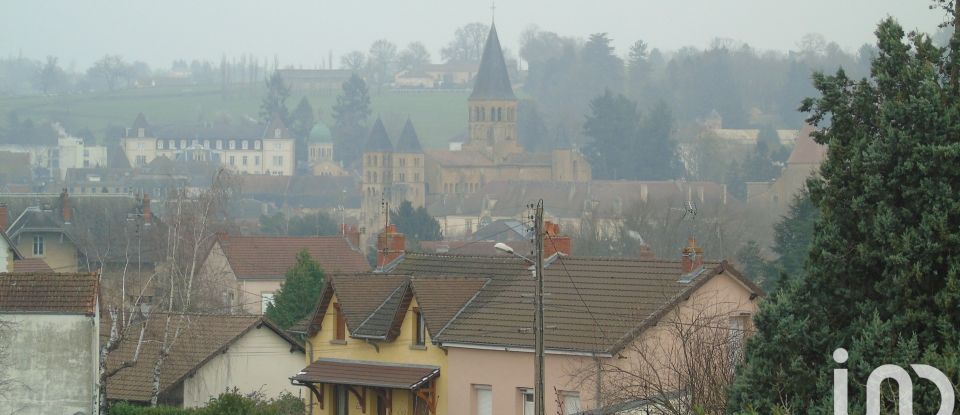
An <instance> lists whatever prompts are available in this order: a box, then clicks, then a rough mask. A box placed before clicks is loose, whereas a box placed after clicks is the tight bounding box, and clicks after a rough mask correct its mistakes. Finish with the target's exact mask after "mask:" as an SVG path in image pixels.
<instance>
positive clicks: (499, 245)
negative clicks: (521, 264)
mask: <svg viewBox="0 0 960 415" xmlns="http://www.w3.org/2000/svg"><path fill="white" fill-rule="evenodd" d="M493 247H494V248H496V250H498V251H500V252H505V253H508V254H510V255H513V256H515V257H518V258H522V259H523V260H524V261H527V262H528V263H530V264H531V265H532V264H535V263H536V262H534V261H533V260H532V259H530V258H527V257H525V256H523V255H520V254H518V253H517V251H514V250H513V248H511V247H510V245H507V244H505V243H503V242H497V243H496V244H494V245H493Z"/></svg>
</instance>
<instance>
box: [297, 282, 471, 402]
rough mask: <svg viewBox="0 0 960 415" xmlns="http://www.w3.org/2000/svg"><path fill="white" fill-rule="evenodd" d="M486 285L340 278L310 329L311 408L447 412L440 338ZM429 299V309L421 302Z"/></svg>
mask: <svg viewBox="0 0 960 415" xmlns="http://www.w3.org/2000/svg"><path fill="white" fill-rule="evenodd" d="M484 283H485V280H482V279H476V278H474V279H465V278H454V277H426V278H410V277H406V276H396V275H365V276H334V277H332V278H331V279H330V281H329V283H328V284H327V285H326V287H325V288H324V291H323V292H322V294H321V299H320V301H319V304H318V306H317V309H316V311H315V313H314V316H313V318H312V320H311V322H310V324H309V327H308V329H307V338H308V340H307V341H306V348H307V363H308V366H307V367H306V368H304V369H303V370H302V371H300V372H299V373H297V374H296V375H295V376H294V377H292V378H291V381H292V382H293V383H294V384H296V385H301V386H305V387H306V388H308V389H310V391H311V397H310V400H309V405H310V413H311V414H331V415H347V414H397V415H400V414H447V413H449V412H448V411H447V403H448V401H447V399H446V397H447V396H448V392H447V390H448V383H447V379H446V377H445V373H446V371H447V352H446V350H444V349H443V348H441V347H440V346H438V345H437V344H435V343H434V341H433V336H432V335H431V333H440V332H442V330H443V329H444V328H445V326H446V325H447V324H448V323H449V322H450V321H451V320H452V319H453V318H454V317H455V315H456V314H457V312H458V311H459V310H461V309H462V308H463V305H464V304H466V303H467V302H468V301H469V300H470V299H471V298H472V297H473V296H474V295H475V294H476V292H477V291H478V290H479V289H480V287H481V286H482V285H483V284H484ZM418 298H419V299H421V300H422V301H423V304H425V305H428V306H427V307H421V305H420V304H421V302H420V301H418Z"/></svg>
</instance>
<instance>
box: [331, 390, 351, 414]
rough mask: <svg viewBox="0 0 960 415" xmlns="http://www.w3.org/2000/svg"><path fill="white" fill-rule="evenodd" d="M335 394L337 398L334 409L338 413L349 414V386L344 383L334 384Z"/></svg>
mask: <svg viewBox="0 0 960 415" xmlns="http://www.w3.org/2000/svg"><path fill="white" fill-rule="evenodd" d="M333 395H334V399H335V400H336V403H335V405H334V411H335V413H336V415H349V414H350V395H349V394H348V393H347V387H346V386H343V385H336V386H334V388H333Z"/></svg>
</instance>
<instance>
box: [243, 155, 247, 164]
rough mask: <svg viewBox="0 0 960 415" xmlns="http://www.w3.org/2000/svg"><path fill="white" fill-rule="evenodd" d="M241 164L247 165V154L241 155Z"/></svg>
mask: <svg viewBox="0 0 960 415" xmlns="http://www.w3.org/2000/svg"><path fill="white" fill-rule="evenodd" d="M243 165H244V166H246V165H247V156H243Z"/></svg>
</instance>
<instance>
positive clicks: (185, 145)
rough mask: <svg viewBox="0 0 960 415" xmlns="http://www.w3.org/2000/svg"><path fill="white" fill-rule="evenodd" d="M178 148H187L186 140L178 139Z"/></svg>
mask: <svg viewBox="0 0 960 415" xmlns="http://www.w3.org/2000/svg"><path fill="white" fill-rule="evenodd" d="M180 148H187V140H180Z"/></svg>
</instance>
